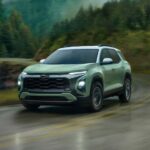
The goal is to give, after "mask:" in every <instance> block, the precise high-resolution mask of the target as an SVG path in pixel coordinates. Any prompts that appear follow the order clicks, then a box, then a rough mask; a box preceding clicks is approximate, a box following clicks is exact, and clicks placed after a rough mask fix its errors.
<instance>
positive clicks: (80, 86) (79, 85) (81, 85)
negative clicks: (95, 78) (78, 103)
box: [78, 81, 85, 89]
mask: <svg viewBox="0 0 150 150" xmlns="http://www.w3.org/2000/svg"><path fill="white" fill-rule="evenodd" d="M84 87H85V81H80V82H79V83H78V88H79V89H82V88H84Z"/></svg>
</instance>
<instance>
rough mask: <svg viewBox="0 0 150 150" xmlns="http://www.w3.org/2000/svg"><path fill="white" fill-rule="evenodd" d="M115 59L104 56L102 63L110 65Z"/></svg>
mask: <svg viewBox="0 0 150 150" xmlns="http://www.w3.org/2000/svg"><path fill="white" fill-rule="evenodd" d="M112 63H113V60H112V59H111V58H104V59H103V62H102V65H108V64H112Z"/></svg>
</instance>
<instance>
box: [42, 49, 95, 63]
mask: <svg viewBox="0 0 150 150" xmlns="http://www.w3.org/2000/svg"><path fill="white" fill-rule="evenodd" d="M97 55H98V49H66V50H58V51H55V52H54V53H53V54H52V55H50V56H49V57H48V58H47V59H46V60H45V61H44V64H86V63H96V60H97Z"/></svg>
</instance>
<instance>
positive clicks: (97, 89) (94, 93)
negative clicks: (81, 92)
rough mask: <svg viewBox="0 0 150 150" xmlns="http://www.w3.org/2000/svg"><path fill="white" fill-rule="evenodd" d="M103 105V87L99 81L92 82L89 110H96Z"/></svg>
mask: <svg viewBox="0 0 150 150" xmlns="http://www.w3.org/2000/svg"><path fill="white" fill-rule="evenodd" d="M102 107H103V88H102V85H101V84H100V83H99V82H94V83H93V84H92V87H91V92H90V107H89V108H90V110H91V111H92V112H98V111H100V110H101V109H102Z"/></svg>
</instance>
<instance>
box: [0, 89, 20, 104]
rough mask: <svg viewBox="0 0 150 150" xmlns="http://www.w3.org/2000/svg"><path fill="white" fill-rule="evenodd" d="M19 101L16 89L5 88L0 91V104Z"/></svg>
mask: <svg viewBox="0 0 150 150" xmlns="http://www.w3.org/2000/svg"><path fill="white" fill-rule="evenodd" d="M17 103H19V100H18V92H17V89H16V88H14V89H7V90H1V91H0V106H3V105H11V104H17Z"/></svg>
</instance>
